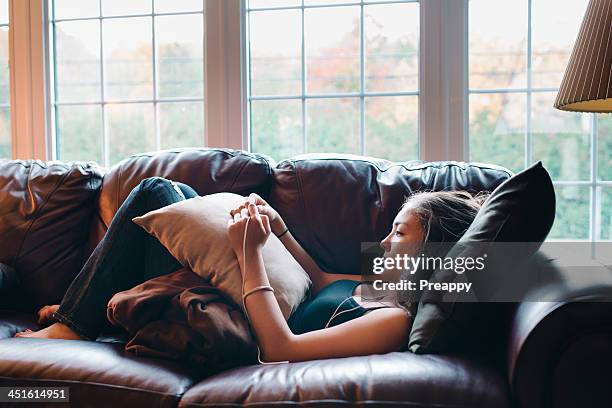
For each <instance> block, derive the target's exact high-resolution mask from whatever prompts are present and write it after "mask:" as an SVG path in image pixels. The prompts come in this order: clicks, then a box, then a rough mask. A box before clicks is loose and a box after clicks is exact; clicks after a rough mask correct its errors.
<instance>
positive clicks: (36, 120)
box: [9, 0, 52, 160]
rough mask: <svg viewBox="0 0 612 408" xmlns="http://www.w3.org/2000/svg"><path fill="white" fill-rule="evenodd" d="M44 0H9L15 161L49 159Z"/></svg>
mask: <svg viewBox="0 0 612 408" xmlns="http://www.w3.org/2000/svg"><path fill="white" fill-rule="evenodd" d="M44 3H45V1H44V0H9V15H10V29H9V64H10V68H9V69H10V78H11V83H10V95H11V96H10V98H11V103H10V106H11V148H12V155H13V158H14V159H39V160H50V159H51V157H52V149H51V143H50V138H49V136H48V135H49V134H50V132H49V130H50V126H49V119H50V116H49V106H50V103H49V92H48V89H49V84H48V80H47V78H49V77H48V74H47V73H48V67H49V61H48V54H47V52H46V49H47V43H46V41H47V35H46V27H47V25H46V21H47V9H46V7H44V6H45V4H44Z"/></svg>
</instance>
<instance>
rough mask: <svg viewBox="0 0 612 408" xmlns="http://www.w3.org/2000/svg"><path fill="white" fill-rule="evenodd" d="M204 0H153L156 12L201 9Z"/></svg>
mask: <svg viewBox="0 0 612 408" xmlns="http://www.w3.org/2000/svg"><path fill="white" fill-rule="evenodd" d="M203 6H204V0H155V12H156V13H176V12H179V11H202V8H203Z"/></svg>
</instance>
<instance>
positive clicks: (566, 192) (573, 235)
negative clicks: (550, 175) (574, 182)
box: [548, 186, 591, 240]
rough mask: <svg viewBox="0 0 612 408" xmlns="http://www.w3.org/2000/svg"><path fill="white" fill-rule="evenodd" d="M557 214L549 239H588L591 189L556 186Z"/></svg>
mask: <svg viewBox="0 0 612 408" xmlns="http://www.w3.org/2000/svg"><path fill="white" fill-rule="evenodd" d="M555 193H556V195H557V213H556V215H555V223H554V224H553V227H552V230H551V231H550V234H549V235H548V239H577V240H578V239H580V240H582V239H588V238H589V207H590V201H591V200H590V199H589V197H590V187H584V186H555Z"/></svg>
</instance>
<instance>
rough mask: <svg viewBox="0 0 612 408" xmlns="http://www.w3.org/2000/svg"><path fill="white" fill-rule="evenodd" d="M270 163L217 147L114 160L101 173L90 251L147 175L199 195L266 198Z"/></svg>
mask: <svg viewBox="0 0 612 408" xmlns="http://www.w3.org/2000/svg"><path fill="white" fill-rule="evenodd" d="M274 165H275V163H274V161H273V160H272V159H271V158H269V157H266V156H264V155H260V154H254V153H247V152H245V151H242V150H233V149H221V148H184V149H172V150H166V151H161V152H156V153H143V154H138V155H134V156H131V157H129V158H127V159H125V160H123V161H121V162H120V163H117V164H116V165H115V166H113V167H112V168H111V169H109V171H108V173H106V175H105V176H104V181H103V184H102V189H101V192H100V197H99V199H98V208H97V210H98V214H99V217H98V219H97V221H96V223H95V224H94V225H93V226H92V234H91V237H90V251H93V249H94V248H95V245H96V244H97V243H98V242H99V241H100V240H101V239H102V237H103V236H104V233H105V232H106V230H107V229H108V226H109V225H110V222H111V220H112V218H113V216H114V215H115V212H116V211H117V209H118V208H119V206H121V204H122V203H123V201H124V200H125V199H126V198H127V196H128V194H129V193H130V191H132V189H133V188H134V187H136V186H137V185H138V183H140V181H141V180H143V179H145V178H147V177H153V176H160V177H165V178H168V179H171V180H174V181H180V182H182V183H185V184H188V185H190V186H191V187H193V188H194V189H195V190H196V191H197V192H198V194H199V195H206V194H212V193H217V192H221V191H228V192H233V193H237V194H243V195H244V194H249V193H251V192H256V193H258V194H260V195H261V196H262V197H267V196H268V194H269V191H270V186H271V184H272V166H274Z"/></svg>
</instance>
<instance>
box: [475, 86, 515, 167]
mask: <svg viewBox="0 0 612 408" xmlns="http://www.w3.org/2000/svg"><path fill="white" fill-rule="evenodd" d="M469 99H470V100H469V104H470V106H469V109H470V130H469V132H470V133H469V134H470V138H469V140H470V146H469V150H470V160H472V161H479V162H486V163H494V164H499V165H501V166H505V167H507V168H508V169H510V170H512V171H514V172H517V171H520V170H521V169H523V168H524V167H525V159H524V152H525V116H526V114H525V111H526V96H525V94H522V93H521V94H512V93H506V94H472V95H470V98H469Z"/></svg>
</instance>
